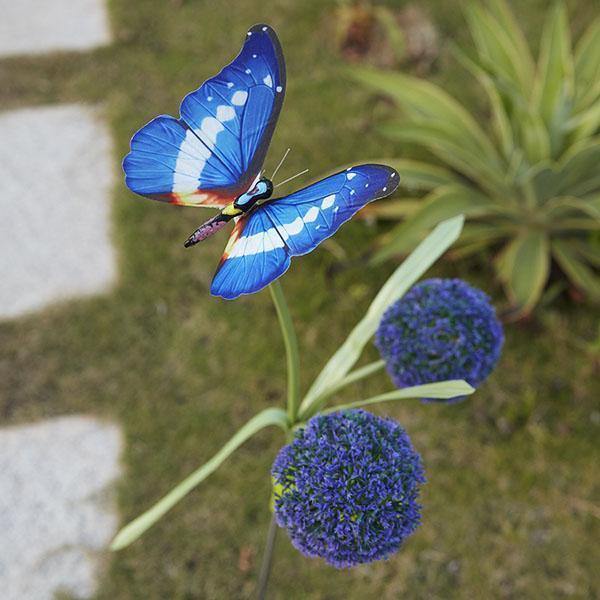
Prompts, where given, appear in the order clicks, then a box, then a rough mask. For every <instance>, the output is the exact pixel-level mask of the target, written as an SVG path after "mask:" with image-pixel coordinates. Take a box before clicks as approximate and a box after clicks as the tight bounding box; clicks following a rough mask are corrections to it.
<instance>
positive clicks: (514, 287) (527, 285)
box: [498, 231, 550, 314]
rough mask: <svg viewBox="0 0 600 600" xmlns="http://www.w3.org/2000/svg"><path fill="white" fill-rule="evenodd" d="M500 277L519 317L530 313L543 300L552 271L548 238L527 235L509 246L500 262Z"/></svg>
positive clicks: (530, 232) (522, 235) (531, 232)
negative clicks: (542, 296) (541, 297)
mask: <svg viewBox="0 0 600 600" xmlns="http://www.w3.org/2000/svg"><path fill="white" fill-rule="evenodd" d="M498 267H499V274H500V277H501V278H502V279H503V281H504V284H505V286H506V288H507V293H508V295H509V297H510V298H511V300H512V301H513V303H514V304H515V307H516V308H517V309H518V311H519V313H520V314H526V313H528V312H529V311H530V310H531V309H532V308H533V307H534V306H535V304H536V303H537V301H538V300H539V299H540V296H541V294H542V291H543V290H544V286H545V285H546V281H547V280H548V273H549V268H550V252H549V243H548V238H547V236H546V235H545V234H544V233H542V232H538V231H528V232H524V233H522V234H521V235H519V236H517V237H516V238H515V239H514V240H512V241H511V242H509V243H508V245H507V246H506V248H505V250H504V252H503V254H502V255H501V258H500V260H499V264H498Z"/></svg>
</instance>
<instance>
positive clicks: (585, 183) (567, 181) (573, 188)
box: [555, 136, 600, 196]
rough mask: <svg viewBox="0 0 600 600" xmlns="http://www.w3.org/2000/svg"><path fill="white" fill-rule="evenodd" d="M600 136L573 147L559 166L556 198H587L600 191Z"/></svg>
mask: <svg viewBox="0 0 600 600" xmlns="http://www.w3.org/2000/svg"><path fill="white" fill-rule="evenodd" d="M599 166H600V136H596V137H592V138H588V139H586V140H582V141H581V142H578V143H577V144H575V145H574V146H572V147H571V148H570V149H569V151H568V152H567V153H566V154H565V156H564V157H563V159H562V160H561V162H560V163H559V165H558V169H557V177H556V188H555V195H556V196H565V195H569V196H585V195H587V194H593V193H596V192H598V191H600V168H599Z"/></svg>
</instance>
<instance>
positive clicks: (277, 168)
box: [271, 148, 291, 181]
mask: <svg viewBox="0 0 600 600" xmlns="http://www.w3.org/2000/svg"><path fill="white" fill-rule="evenodd" d="M290 150H291V148H288V149H287V150H286V151H285V154H284V155H283V158H282V159H281V160H280V161H279V164H278V165H277V166H276V167H275V170H274V171H273V175H271V181H273V179H275V175H277V171H279V169H280V167H281V165H282V164H283V161H284V160H285V159H286V158H287V155H288V154H289V153H290Z"/></svg>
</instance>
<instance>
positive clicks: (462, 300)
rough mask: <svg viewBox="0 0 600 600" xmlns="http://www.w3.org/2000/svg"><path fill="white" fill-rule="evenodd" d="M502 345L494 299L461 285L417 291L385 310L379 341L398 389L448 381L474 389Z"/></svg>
mask: <svg viewBox="0 0 600 600" xmlns="http://www.w3.org/2000/svg"><path fill="white" fill-rule="evenodd" d="M503 343H504V334H503V332H502V325H501V323H500V321H499V320H498V318H497V317H496V312H495V310H494V307H493V306H492V305H491V304H490V299H489V298H488V296H487V295H486V294H484V293H483V292H482V291H481V290H478V289H476V288H474V287H471V286H470V285H469V284H468V283H466V282H464V281H462V280H461V279H428V280H426V281H422V282H421V283H419V284H417V285H415V286H414V287H413V288H412V289H411V290H410V291H409V292H408V293H407V294H406V295H405V296H404V297H402V298H401V299H400V300H398V301H397V302H396V303H395V304H392V306H390V308H388V309H387V311H386V312H385V314H384V315H383V318H382V319H381V323H380V324H379V328H378V329H377V333H376V335H375V345H376V346H377V348H378V349H379V352H380V354H381V357H382V358H383V359H384V360H385V362H386V366H387V370H388V373H389V374H390V377H391V378H392V381H393V382H394V384H395V385H396V386H397V387H408V386H412V385H420V384H423V383H434V382H436V381H444V380H446V379H464V380H465V381H467V382H468V383H469V384H471V385H472V386H474V387H476V386H478V385H479V384H480V383H481V382H482V381H484V379H486V377H487V376H488V375H489V374H490V373H491V372H492V370H493V368H494V366H495V364H496V362H497V361H498V358H499V357H500V350H501V349H502V344H503ZM460 399H462V398H461V397H458V398H453V399H452V400H453V401H456V400H460Z"/></svg>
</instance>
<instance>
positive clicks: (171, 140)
mask: <svg viewBox="0 0 600 600" xmlns="http://www.w3.org/2000/svg"><path fill="white" fill-rule="evenodd" d="M285 84H286V75H285V61H284V58H283V53H282V51H281V45H280V43H279V40H278V39H277V35H276V34H275V32H274V31H273V29H271V28H270V27H269V26H267V25H263V24H261V25H255V26H254V27H252V28H251V29H250V30H249V31H248V33H247V36H246V41H245V43H244V46H243V47H242V50H241V52H240V53H239V54H238V56H237V57H236V58H235V59H234V60H233V62H231V63H230V64H229V65H227V66H226V67H225V68H223V69H222V70H221V72H220V73H219V74H218V75H216V76H215V77H212V78H211V79H208V80H207V81H206V82H204V83H203V84H202V85H201V86H200V87H199V88H198V89H197V90H196V91H194V92H191V93H190V94H188V95H187V96H186V97H185V98H184V99H183V101H182V103H181V107H180V118H179V119H176V118H174V117H171V116H168V115H161V116H159V117H156V118H155V119H153V120H152V121H150V122H149V123H148V124H147V125H145V126H144V127H142V128H141V129H140V130H139V131H138V132H136V133H135V135H134V136H133V138H132V140H131V151H130V152H129V154H128V155H127V156H126V157H125V160H124V161H123V170H124V171H125V176H126V177H125V182H126V184H127V186H128V187H129V189H130V190H132V191H133V192H135V193H137V194H140V195H142V196H145V197H147V198H151V199H154V200H160V201H163V202H169V203H171V204H177V205H181V206H206V207H211V208H217V209H219V212H218V213H217V214H216V215H215V216H214V217H213V218H212V219H210V220H208V221H207V222H206V223H204V224H203V225H201V226H200V227H198V229H196V231H194V233H192V235H190V237H189V238H188V239H187V241H186V242H185V246H186V247H188V246H193V245H194V244H197V243H198V242H200V241H202V240H204V239H206V238H207V237H209V236H210V235H212V234H213V233H215V232H216V231H218V230H220V229H222V228H223V227H224V226H225V225H226V224H227V223H228V222H229V221H234V223H235V225H234V228H233V231H232V233H231V236H230V238H229V242H228V244H227V246H226V248H225V252H224V253H223V256H222V258H221V261H220V263H219V266H218V268H217V272H216V273H215V276H214V278H213V281H212V285H211V290H210V291H211V293H212V294H213V295H215V296H221V297H223V298H227V299H233V298H237V297H238V296H240V295H241V294H251V293H254V292H257V291H259V290H261V289H262V288H264V287H265V286H267V285H268V284H269V283H271V282H272V281H274V280H275V279H277V278H278V277H280V276H281V275H283V273H285V271H287V269H288V267H289V266H290V261H291V258H292V257H293V256H300V255H302V254H306V253H308V252H311V251H312V250H314V249H315V248H316V247H317V246H318V245H319V244H320V243H321V242H322V241H323V240H325V239H327V238H328V237H330V236H332V235H333V234H334V233H335V232H336V231H337V230H338V229H339V228H340V226H341V225H342V224H343V223H345V222H346V221H347V220H349V219H350V218H351V217H352V216H353V215H354V214H355V213H356V212H357V211H358V210H360V209H361V208H362V207H363V206H365V205H366V204H367V203H369V202H371V201H373V200H376V199H378V198H383V197H385V196H388V195H389V194H391V193H392V192H394V191H395V190H396V188H397V187H398V183H399V179H400V178H399V176H398V173H397V172H396V171H395V170H394V169H392V168H391V167H387V166H384V165H375V164H366V165H359V166H356V167H351V168H349V169H346V170H345V171H342V172H340V173H336V174H335V175H331V176H330V177H327V178H325V179H323V180H321V181H319V182H317V183H313V184H312V185H309V186H308V187H305V188H303V189H301V190H299V191H297V192H294V193H293V194H290V195H288V196H284V197H282V198H272V194H273V183H272V182H271V181H270V180H269V179H267V178H265V177H262V167H263V162H264V160H265V156H266V154H267V150H268V147H269V144H270V142H271V138H272V136H273V131H274V129H275V124H276V122H277V118H278V116H279V113H280V111H281V106H282V104H283V99H284V96H285Z"/></svg>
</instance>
